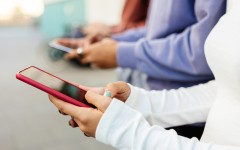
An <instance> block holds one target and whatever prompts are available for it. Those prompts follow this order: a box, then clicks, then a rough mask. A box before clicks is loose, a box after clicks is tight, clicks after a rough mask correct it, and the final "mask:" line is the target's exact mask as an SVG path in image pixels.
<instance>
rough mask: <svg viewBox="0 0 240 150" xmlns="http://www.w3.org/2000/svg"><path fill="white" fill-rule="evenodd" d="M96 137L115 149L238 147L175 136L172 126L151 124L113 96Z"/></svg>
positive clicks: (222, 149)
mask: <svg viewBox="0 0 240 150" xmlns="http://www.w3.org/2000/svg"><path fill="white" fill-rule="evenodd" d="M96 139H97V140H98V141H100V142H103V143H105V144H110V145H112V146H113V147H115V148H117V149H134V150H143V149H148V150H156V149H161V150H169V149H170V150H237V149H238V148H233V147H227V146H221V145H215V144H207V143H202V142H199V141H198V140H197V139H196V138H193V139H187V138H184V137H181V136H178V135H177V134H176V132H175V131H174V130H170V131H167V130H165V129H163V128H162V127H160V126H152V127H151V126H150V125H149V124H148V122H147V121H146V120H145V119H144V118H143V116H142V115H141V113H139V112H137V111H135V110H133V109H131V108H130V107H128V106H127V105H124V103H122V102H120V101H118V100H113V101H112V102H111V104H110V105H109V107H108V108H107V110H106V111H105V113H104V114H103V116H102V118H101V120H100V122H99V124H98V127H97V130H96Z"/></svg>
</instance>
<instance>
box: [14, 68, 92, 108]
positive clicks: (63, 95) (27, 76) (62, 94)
mask: <svg viewBox="0 0 240 150" xmlns="http://www.w3.org/2000/svg"><path fill="white" fill-rule="evenodd" d="M16 78H17V79H19V80H21V81H23V82H25V83H27V84H29V85H32V86H34V87H36V88H38V89H40V90H42V91H44V92H47V93H49V94H51V95H53V96H55V97H57V98H59V99H61V100H63V101H65V102H68V103H71V104H74V105H76V106H80V107H93V108H96V107H95V106H94V105H92V104H89V103H88V102H87V100H86V99H85V94H86V91H85V90H83V89H81V88H79V87H78V86H77V85H74V84H73V83H70V82H68V81H66V80H63V79H61V78H59V77H56V76H54V75H52V74H50V73H48V72H46V71H44V70H42V69H39V68H37V67H35V66H30V67H27V68H25V69H23V70H22V71H20V72H18V73H17V74H16Z"/></svg>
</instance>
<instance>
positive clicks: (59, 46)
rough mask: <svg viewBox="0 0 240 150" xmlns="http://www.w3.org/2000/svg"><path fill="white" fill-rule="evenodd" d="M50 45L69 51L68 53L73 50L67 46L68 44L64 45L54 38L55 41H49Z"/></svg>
mask: <svg viewBox="0 0 240 150" xmlns="http://www.w3.org/2000/svg"><path fill="white" fill-rule="evenodd" d="M49 46H50V47H52V48H55V49H58V50H61V51H64V52H67V53H68V52H70V51H71V50H72V48H69V47H66V46H63V45H61V44H59V43H58V42H57V40H53V41H51V42H49Z"/></svg>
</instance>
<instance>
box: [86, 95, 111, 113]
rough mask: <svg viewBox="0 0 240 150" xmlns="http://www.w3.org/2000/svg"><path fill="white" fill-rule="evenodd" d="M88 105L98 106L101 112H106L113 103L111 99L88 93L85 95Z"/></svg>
mask: <svg viewBox="0 0 240 150" xmlns="http://www.w3.org/2000/svg"><path fill="white" fill-rule="evenodd" d="M85 98H86V100H87V101H88V103H90V104H93V105H94V106H96V107H97V108H98V109H99V110H100V111H101V112H105V110H106V109H107V107H108V106H109V104H110V102H111V100H112V99H111V98H109V97H105V96H102V95H99V94H97V93H95V92H93V91H87V93H86V95H85Z"/></svg>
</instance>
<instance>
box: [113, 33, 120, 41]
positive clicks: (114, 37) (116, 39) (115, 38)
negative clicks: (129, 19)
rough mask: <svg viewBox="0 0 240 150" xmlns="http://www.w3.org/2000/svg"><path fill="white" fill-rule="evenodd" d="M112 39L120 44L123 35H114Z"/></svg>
mask: <svg viewBox="0 0 240 150" xmlns="http://www.w3.org/2000/svg"><path fill="white" fill-rule="evenodd" d="M111 38H112V39H113V40H115V41H118V42H120V41H122V34H114V35H112V37H111Z"/></svg>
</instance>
